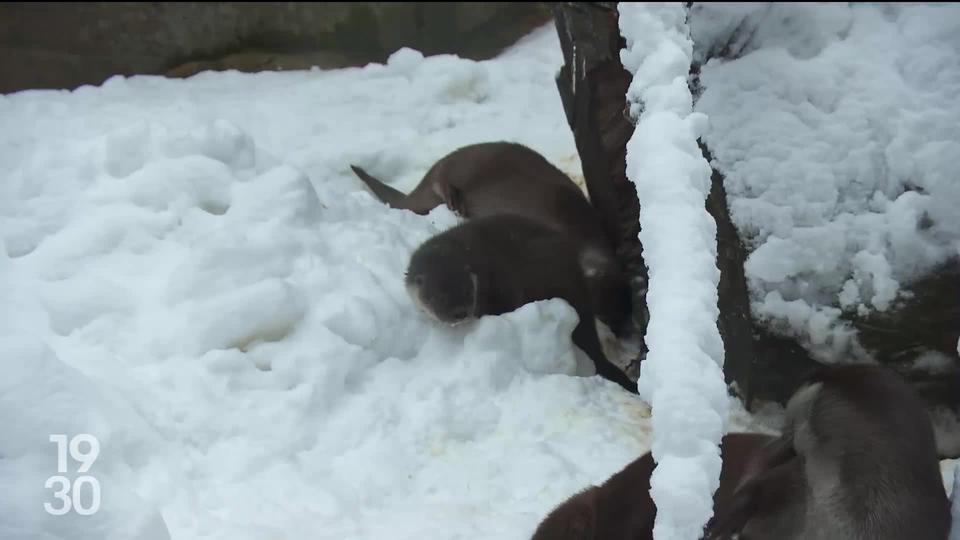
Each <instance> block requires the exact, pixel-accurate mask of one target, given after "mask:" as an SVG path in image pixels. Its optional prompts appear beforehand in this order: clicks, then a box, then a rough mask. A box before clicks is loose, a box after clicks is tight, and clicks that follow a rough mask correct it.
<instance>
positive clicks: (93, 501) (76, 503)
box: [73, 476, 100, 516]
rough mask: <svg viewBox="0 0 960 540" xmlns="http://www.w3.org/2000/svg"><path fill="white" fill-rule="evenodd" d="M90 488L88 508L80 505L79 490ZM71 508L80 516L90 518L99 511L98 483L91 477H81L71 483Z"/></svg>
mask: <svg viewBox="0 0 960 540" xmlns="http://www.w3.org/2000/svg"><path fill="white" fill-rule="evenodd" d="M83 486H90V506H83V505H82V504H80V488H81V487H83ZM73 508H74V510H76V511H77V513H78V514H80V515H81V516H90V515H93V514H96V513H97V510H99V509H100V482H98V481H97V479H96V478H94V477H92V476H81V477H78V478H77V479H76V480H74V481H73Z"/></svg>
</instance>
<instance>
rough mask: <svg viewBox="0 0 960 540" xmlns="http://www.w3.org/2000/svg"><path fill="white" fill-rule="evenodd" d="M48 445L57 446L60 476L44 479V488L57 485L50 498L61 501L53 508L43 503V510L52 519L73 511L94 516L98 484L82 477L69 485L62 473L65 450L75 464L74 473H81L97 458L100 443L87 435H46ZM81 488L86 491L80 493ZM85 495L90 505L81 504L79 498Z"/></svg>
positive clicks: (87, 477)
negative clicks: (87, 496) (71, 436)
mask: <svg viewBox="0 0 960 540" xmlns="http://www.w3.org/2000/svg"><path fill="white" fill-rule="evenodd" d="M50 442H52V443H54V444H56V445H57V472H58V473H60V474H58V475H56V476H51V477H50V478H47V482H46V483H45V484H44V487H45V488H47V489H54V486H58V488H57V489H56V490H55V491H54V492H53V497H54V498H55V499H57V500H59V501H61V504H60V506H59V507H57V506H55V505H53V504H51V503H50V502H45V503H43V509H44V510H46V511H47V513H48V514H50V515H53V516H62V515H64V514H67V513H68V512H70V510H74V511H75V512H76V513H77V514H80V515H81V516H90V515H93V514H96V513H97V511H98V510H100V481H99V480H97V479H96V478H94V477H93V476H90V475H83V476H79V477H77V478H76V479H75V480H74V481H73V482H72V483H71V482H70V479H69V478H67V477H66V476H64V474H65V473H67V472H68V470H67V469H68V468H67V453H68V450H69V454H70V457H71V458H73V460H74V461H76V462H77V463H78V464H79V466H78V467H77V472H79V473H85V472H87V471H89V470H90V467H92V466H93V464H94V462H96V461H97V458H98V457H100V441H98V440H97V438H96V437H94V436H93V435H90V434H89V433H81V434H79V435H76V436H74V437H73V438H68V437H67V436H66V435H64V434H54V435H50ZM84 487H88V488H89V489H86V490H83V489H82V488H84ZM71 491H72V493H71ZM87 492H89V493H90V495H89V501H90V504H89V505H84V504H83V501H82V500H81V495H83V494H85V493H87Z"/></svg>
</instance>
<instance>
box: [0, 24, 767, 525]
mask: <svg viewBox="0 0 960 540" xmlns="http://www.w3.org/2000/svg"><path fill="white" fill-rule="evenodd" d="M561 63H562V57H561V53H560V47H559V43H558V40H557V37H556V30H555V29H554V27H553V26H552V25H548V26H545V27H544V28H542V29H540V30H538V31H537V32H535V33H534V34H532V35H531V36H529V37H528V38H526V39H524V40H523V41H522V42H521V43H519V44H517V45H516V46H515V47H513V48H511V49H510V50H508V51H506V52H505V53H504V54H502V55H501V56H500V57H498V58H496V59H493V60H490V61H485V62H474V61H469V60H464V59H459V58H455V57H452V56H436V57H430V58H424V57H423V55H421V54H420V53H418V52H416V51H413V50H409V49H404V50H400V51H397V52H396V53H395V54H394V55H393V56H391V57H390V59H389V61H388V62H387V63H386V64H385V65H381V64H371V65H368V66H365V67H363V68H350V69H342V70H335V71H320V70H312V71H302V72H285V73H260V74H242V73H237V72H225V73H202V74H199V75H196V76H194V77H191V78H190V79H187V80H167V79H164V78H160V77H147V76H137V77H131V78H123V77H114V78H111V79H110V80H108V81H106V82H105V83H104V84H103V85H101V86H99V87H91V86H85V87H82V88H79V89H77V90H75V91H72V92H68V91H27V92H21V93H17V94H12V95H6V96H0V161H2V162H3V163H4V168H3V170H2V172H0V242H2V248H3V249H0V310H3V311H2V314H0V315H2V317H3V321H4V324H3V325H0V354H2V358H3V375H2V376H0V424H2V425H3V426H4V428H5V431H4V434H5V435H4V437H3V438H2V439H0V481H2V484H3V485H4V486H5V488H6V489H4V490H3V492H2V493H0V538H4V539H8V538H9V539H15V540H34V539H37V540H40V539H43V540H52V539H64V540H65V539H68V538H69V539H70V540H104V539H107V540H113V539H117V540H166V539H172V540H181V539H196V538H204V539H207V540H214V539H230V540H245V539H251V540H253V539H257V540H259V539H264V538H278V539H279V538H304V537H310V538H320V539H324V538H327V539H331V540H333V539H336V540H342V539H344V538H349V539H352V540H364V539H374V538H385V537H390V538H397V539H406V538H410V539H412V538H425V537H426V538H432V539H438V540H443V539H454V538H464V537H470V538H478V539H484V538H489V539H505V538H516V539H521V538H528V537H529V535H530V534H531V533H532V532H533V530H534V529H535V527H536V526H537V524H538V523H539V521H540V520H541V519H542V518H543V517H544V516H545V515H546V514H547V513H548V512H549V511H550V510H551V509H552V508H553V507H554V506H555V505H557V504H559V503H560V502H562V501H563V500H564V499H566V498H567V497H569V496H570V495H571V494H573V493H575V492H577V491H579V490H580V489H583V488H584V487H586V486H587V485H590V484H598V483H601V482H603V481H604V480H606V479H607V478H608V477H609V476H610V475H612V474H613V473H615V472H617V471H619V470H620V469H621V468H622V467H623V466H625V465H626V464H627V463H629V462H630V461H632V460H633V459H635V458H636V457H637V456H639V455H640V454H642V453H643V452H645V451H647V450H648V449H649V431H650V419H649V409H648V407H647V406H646V405H645V404H644V403H643V402H642V401H641V400H639V399H637V398H636V396H631V395H629V394H627V393H625V392H624V391H623V389H622V388H620V387H619V386H617V385H615V384H613V383H610V382H608V381H606V380H604V379H602V378H600V377H596V376H593V377H577V376H572V375H573V374H574V373H575V372H576V371H577V356H578V355H576V354H574V347H573V345H572V343H571V341H570V332H571V330H572V328H573V327H574V326H575V324H576V322H577V319H576V313H575V312H574V311H573V310H572V308H570V307H569V306H568V305H567V304H566V303H565V302H563V301H562V300H550V301H544V302H538V303H534V304H529V305H527V306H524V307H522V308H520V309H518V310H516V311H515V312H513V313H510V314H506V315H503V316H499V317H486V318H484V319H482V320H480V321H478V322H476V323H475V324H469V325H464V326H462V327H457V328H444V327H439V326H437V325H436V324H434V323H433V322H432V321H430V320H429V319H428V318H427V317H426V316H425V315H423V314H422V313H420V312H419V311H418V310H417V308H416V307H415V306H414V304H413V302H412V301H411V300H410V299H409V297H408V296H407V292H406V290H405V288H404V286H403V272H404V270H405V267H406V263H407V261H408V258H409V256H410V254H411V253H412V251H413V249H415V248H416V246H418V245H419V244H420V243H421V242H422V241H424V240H426V239H427V238H428V237H429V236H431V235H433V234H435V233H437V232H439V231H441V230H443V229H445V228H447V227H449V226H451V225H453V224H454V223H456V221H457V220H456V217H455V216H454V214H453V213H451V212H450V211H449V210H447V209H446V208H438V209H437V210H435V211H434V212H433V213H432V214H431V215H429V216H417V215H415V214H412V213H410V212H404V211H399V210H392V209H390V208H387V207H386V206H385V205H383V204H381V203H380V202H378V201H376V200H375V199H374V198H373V197H372V196H371V194H370V193H369V192H368V191H367V190H366V188H365V187H364V186H363V184H362V183H361V182H360V181H359V180H358V179H357V178H356V177H355V176H354V175H353V173H352V172H351V171H350V169H349V167H348V165H349V164H351V163H355V164H358V165H361V166H363V167H365V168H367V169H368V170H369V171H370V172H371V173H372V174H376V175H378V176H381V177H383V178H385V179H387V180H388V181H391V182H392V183H393V185H394V186H396V187H397V188H399V189H401V190H404V191H407V190H409V189H411V188H412V187H413V186H414V185H415V184H416V183H417V182H418V181H419V180H420V178H421V177H422V175H423V174H424V173H425V172H426V170H427V169H428V168H429V167H430V166H431V165H432V164H433V163H434V162H435V161H436V160H437V159H439V158H440V157H442V156H443V155H445V154H446V153H448V152H450V151H452V150H454V149H456V148H458V147H461V146H463V145H466V144H470V143H475V142H482V141H491V140H512V141H517V142H521V143H524V144H527V145H528V146H531V147H532V148H534V149H536V150H537V151H539V152H541V153H542V154H543V155H544V156H545V157H547V159H549V160H550V161H551V162H553V163H555V164H557V165H558V166H559V167H561V168H562V169H564V170H565V171H567V172H568V173H569V174H570V175H571V177H572V178H574V179H575V180H576V181H578V182H582V176H581V171H580V163H579V160H578V158H577V155H576V149H575V145H574V141H573V137H572V135H571V132H570V129H569V127H568V126H567V125H566V120H565V117H564V114H563V109H562V106H561V104H560V99H559V96H558V94H557V92H556V86H555V83H554V79H553V77H554V75H555V73H556V70H557V69H558V68H559V66H560V64H561ZM654 298H656V295H655V296H654ZM669 301H670V300H668V299H662V300H660V302H661V303H662V302H669ZM704 324H706V323H704ZM714 346H718V344H714ZM690 376H691V377H695V376H696V374H694V373H691V374H690ZM690 388H696V386H694V385H691V386H690ZM743 418H745V420H744V421H743V423H742V425H747V422H748V421H749V419H748V418H746V417H745V416H744V417H743ZM58 433H61V434H66V435H68V436H74V435H76V434H80V433H89V434H92V435H95V436H96V437H97V439H98V440H99V443H100V448H101V451H100V455H99V458H98V459H97V460H96V461H95V463H94V464H93V466H92V467H91V469H90V471H88V473H87V474H90V475H92V476H93V477H94V478H96V479H97V480H98V481H99V484H100V486H101V492H102V505H101V507H100V510H99V511H98V512H97V513H96V514H95V515H93V516H80V515H77V514H75V513H69V514H67V515H64V516H59V517H58V516H50V515H47V514H46V513H45V512H44V510H43V503H44V502H50V503H51V504H53V505H54V506H56V507H59V506H60V505H59V504H58V503H57V501H56V500H55V499H54V497H53V492H54V490H53V489H47V488H45V486H44V483H45V482H46V480H47V478H48V477H50V476H53V475H56V474H57V472H56V470H57V452H56V446H55V445H54V444H52V443H51V442H50V440H49V435H50V434H58ZM68 465H69V470H68V472H67V473H66V476H67V477H68V478H70V479H73V478H76V477H77V476H79V473H78V472H77V468H76V465H77V464H76V463H75V462H73V461H70V462H69V463H68ZM81 495H82V497H81V498H82V499H83V501H89V500H90V499H89V498H90V497H91V494H90V492H89V491H82V492H81Z"/></svg>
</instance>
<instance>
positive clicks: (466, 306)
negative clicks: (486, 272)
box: [405, 244, 481, 325]
mask: <svg viewBox="0 0 960 540" xmlns="http://www.w3.org/2000/svg"><path fill="white" fill-rule="evenodd" d="M405 281H406V285H407V292H408V293H409V294H410V297H411V298H412V299H413V301H414V302H415V303H416V304H417V306H419V307H420V309H421V310H423V311H424V312H425V313H426V314H428V315H430V316H431V317H433V318H434V319H436V320H437V321H439V322H441V323H445V324H451V325H456V324H459V323H462V322H464V321H467V320H470V319H475V318H477V317H479V316H480V315H481V313H479V310H478V285H479V282H478V278H477V274H476V272H475V271H474V270H473V268H472V265H471V264H470V261H469V260H468V259H467V258H466V257H465V253H464V250H462V249H459V246H445V245H442V244H424V245H423V246H421V248H420V249H418V250H417V251H416V252H414V254H413V257H411V259H410V264H409V266H408V267H407V275H406V279H405Z"/></svg>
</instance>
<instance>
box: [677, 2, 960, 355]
mask: <svg viewBox="0 0 960 540" xmlns="http://www.w3.org/2000/svg"><path fill="white" fill-rule="evenodd" d="M690 25H691V32H692V35H693V36H694V39H695V41H696V43H697V47H696V52H695V58H696V59H697V60H698V61H702V60H703V59H704V58H705V57H706V55H707V54H708V53H717V52H719V51H724V50H725V51H726V52H727V54H729V55H732V56H733V57H734V59H731V60H728V61H725V60H722V59H720V58H715V59H712V60H710V61H709V62H708V63H706V64H705V65H704V66H703V67H702V70H701V74H700V83H701V84H702V87H703V92H702V95H701V97H700V98H699V101H698V102H697V105H696V110H697V111H699V112H702V113H705V114H707V115H708V116H709V118H710V126H709V128H708V129H707V130H706V132H705V134H704V140H705V142H706V143H707V145H708V146H709V147H710V150H711V151H712V153H713V156H714V159H715V165H716V166H717V167H718V168H719V170H720V171H721V172H723V173H724V174H725V175H726V181H725V187H726V190H727V196H728V199H729V204H730V208H731V215H732V218H733V221H734V223H735V225H736V227H737V228H738V230H739V231H740V233H741V236H742V238H743V239H744V240H745V242H746V243H747V245H748V248H749V250H750V255H749V258H748V260H747V263H746V274H747V278H748V282H749V287H750V291H751V296H752V301H753V310H754V314H755V315H756V316H758V317H760V318H762V319H764V320H765V321H767V322H768V323H769V324H770V325H771V327H773V328H774V329H777V330H778V331H780V332H783V333H785V334H788V335H792V336H796V337H799V338H800V339H801V340H802V341H803V342H804V343H805V344H806V345H807V346H808V347H809V348H810V350H811V351H812V352H813V353H814V354H815V355H816V356H817V357H818V358H819V359H821V360H824V361H834V360H837V359H840V358H843V357H846V356H849V355H860V354H862V351H861V350H860V348H859V347H858V344H857V342H856V338H855V336H854V334H853V331H852V329H851V327H850V326H849V325H848V324H847V323H845V322H844V321H843V319H842V318H841V316H842V315H844V314H856V313H864V312H865V311H866V310H871V311H885V310H889V309H891V308H892V307H893V306H895V305H896V303H897V302H898V301H900V300H902V299H903V298H904V292H905V289H904V287H905V286H906V285H908V284H909V283H910V281H911V280H912V279H914V278H916V277H919V276H920V275H922V274H923V273H924V272H927V271H929V270H930V269H932V268H935V267H936V266H937V265H939V264H941V263H943V262H945V261H947V260H948V259H950V258H955V257H957V256H960V214H958V213H957V212H956V206H957V205H958V204H960V183H957V182H956V181H955V180H956V173H955V171H956V167H955V165H954V156H956V154H957V153H958V151H960V123H958V122H957V121H956V120H957V118H960V103H958V102H957V100H956V95H957V94H958V92H960V64H957V62H956V57H957V54H958V53H960V6H957V5H955V4H949V3H947V4H939V5H921V4H897V3H891V4H851V5H847V4H839V3H834V4H830V3H820V4H800V3H783V4H777V3H753V4H747V3H722V4H712V3H711V4H707V3H700V4H698V5H697V7H696V8H695V9H694V11H693V13H692V15H691V22H690ZM735 30H736V32H735Z"/></svg>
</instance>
